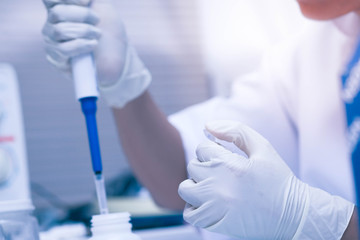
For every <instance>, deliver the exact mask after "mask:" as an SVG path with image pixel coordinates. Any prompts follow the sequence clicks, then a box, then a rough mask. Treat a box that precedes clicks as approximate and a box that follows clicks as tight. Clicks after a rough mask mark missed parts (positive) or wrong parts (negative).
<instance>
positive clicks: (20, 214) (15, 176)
mask: <svg viewBox="0 0 360 240" xmlns="http://www.w3.org/2000/svg"><path fill="white" fill-rule="evenodd" d="M23 126H24V125H23V119H22V109H21V102H20V94H19V87H18V82H17V78H16V74H15V70H14V68H13V67H12V66H11V65H9V64H1V63H0V236H3V237H4V236H5V239H19V240H20V239H29V240H33V239H38V238H39V237H38V229H37V221H36V219H35V218H34V217H33V216H32V215H31V213H32V210H33V209H34V207H33V204H32V201H31V198H30V184H29V177H28V165H27V157H26V147H25V137H24V127H23Z"/></svg>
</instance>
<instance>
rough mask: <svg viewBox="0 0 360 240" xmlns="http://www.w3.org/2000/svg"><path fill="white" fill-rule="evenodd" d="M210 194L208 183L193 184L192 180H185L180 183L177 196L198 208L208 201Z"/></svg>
mask: <svg viewBox="0 0 360 240" xmlns="http://www.w3.org/2000/svg"><path fill="white" fill-rule="evenodd" d="M210 192H212V189H211V186H210V185H209V184H208V181H206V180H205V181H202V182H199V183H195V182H194V180H192V179H187V180H185V181H183V182H182V183H180V185H179V189H178V193H179V196H180V197H181V198H182V199H183V200H184V201H185V202H187V203H188V204H190V205H191V206H193V207H196V208H197V207H200V206H201V205H202V204H203V203H204V202H206V201H207V200H208V199H209V193H210Z"/></svg>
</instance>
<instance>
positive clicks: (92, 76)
mask: <svg viewBox="0 0 360 240" xmlns="http://www.w3.org/2000/svg"><path fill="white" fill-rule="evenodd" d="M95 69H96V68H95V64H94V59H93V56H92V54H86V55H82V56H78V57H75V58H73V59H72V70H73V78H74V83H75V92H76V96H77V99H78V100H79V101H80V103H81V109H82V112H83V113H84V116H85V121H86V128H87V132H88V140H89V148H90V154H91V161H92V168H93V171H94V180H95V187H96V195H97V198H98V204H99V209H100V213H101V214H107V213H108V208H107V202H106V192H105V183H104V178H103V175H102V161H101V153H100V144H99V136H98V129H97V123H96V111H97V106H96V101H97V98H98V96H99V92H98V89H97V81H96V70H95Z"/></svg>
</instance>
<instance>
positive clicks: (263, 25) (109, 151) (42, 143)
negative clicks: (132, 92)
mask: <svg viewBox="0 0 360 240" xmlns="http://www.w3.org/2000/svg"><path fill="white" fill-rule="evenodd" d="M115 2H116V4H115V5H116V8H117V10H118V12H119V15H120V16H121V17H122V19H123V20H124V22H125V25H126V27H127V32H128V36H129V38H130V41H131V42H132V43H133V45H134V46H135V47H136V49H137V50H138V52H139V55H140V56H141V58H142V59H143V61H144V62H145V64H146V65H147V66H148V68H149V69H150V71H151V73H152V75H153V79H154V81H153V84H152V85H151V88H150V91H151V93H152V94H153V96H154V99H155V101H156V102H157V103H158V105H159V106H160V108H161V109H162V110H163V111H164V112H165V113H166V114H167V115H169V114H171V113H174V112H176V111H178V110H181V109H183V108H185V107H187V106H190V105H193V104H196V103H199V102H202V101H205V100H207V99H209V98H211V97H212V96H215V95H222V96H227V95H228V94H229V88H230V85H231V81H232V80H233V79H234V78H235V77H238V76H240V75H242V74H246V73H248V72H251V71H252V70H254V69H255V68H256V67H257V65H258V64H259V61H260V59H261V55H262V54H263V51H264V50H266V49H267V48H269V47H270V46H272V45H274V44H280V43H281V41H283V40H284V39H286V38H288V37H291V36H294V35H295V34H297V33H298V32H299V31H300V29H301V28H302V27H303V25H304V20H303V19H302V17H301V14H300V12H299V9H298V7H297V4H296V2H295V1H288V0H272V1H269V0H256V1H254V0H172V1H164V0H122V1H115ZM46 17H47V16H46V11H45V8H44V7H43V4H42V1H41V0H2V1H0V32H1V35H0V62H6V63H10V64H12V65H13V66H14V68H15V70H16V72H17V76H18V81H19V84H20V92H21V102H22V107H23V117H24V123H25V134H26V146H27V156H28V162H29V172H30V179H31V187H32V189H31V190H32V198H33V201H34V204H35V206H36V207H37V208H46V207H50V206H51V203H50V202H49V199H48V198H53V197H56V198H58V200H59V201H61V202H62V203H64V204H67V205H80V204H83V203H86V202H89V201H92V200H94V199H95V193H94V184H93V180H92V177H93V176H92V171H91V164H90V156H89V150H88V144H87V137H86V129H85V124H84V119H83V116H82V114H81V111H80V105H79V104H78V102H77V101H76V99H75V94H74V90H73V83H72V81H70V80H67V79H65V78H64V76H63V75H61V74H60V73H59V72H57V71H56V70H55V69H54V68H53V67H52V66H51V65H50V64H49V63H48V62H47V61H46V59H45V51H44V49H43V46H44V44H43V40H42V35H41V30H42V26H43V24H44V22H45V19H46ZM97 116H98V127H99V134H100V141H101V149H102V155H103V165H104V174H105V177H106V180H107V181H110V180H111V179H114V178H116V177H117V176H119V175H121V174H124V173H126V172H127V171H129V167H128V164H127V162H126V158H125V156H124V155H123V153H122V150H121V146H120V144H119V140H118V137H117V133H116V129H115V124H114V121H113V118H112V114H111V112H110V109H109V108H108V107H107V106H106V104H105V103H104V102H103V101H102V100H100V103H99V111H98V115H97ZM134 147H141V146H134ZM50 193H51V194H53V195H49V194H50Z"/></svg>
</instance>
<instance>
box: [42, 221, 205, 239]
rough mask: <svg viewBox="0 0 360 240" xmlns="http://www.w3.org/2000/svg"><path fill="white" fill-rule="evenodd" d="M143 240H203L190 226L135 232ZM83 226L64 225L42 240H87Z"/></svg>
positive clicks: (45, 235)
mask: <svg viewBox="0 0 360 240" xmlns="http://www.w3.org/2000/svg"><path fill="white" fill-rule="evenodd" d="M134 233H135V234H137V235H138V236H140V237H141V239H142V240H169V239H171V240H184V239H186V240H202V238H201V236H200V234H199V232H198V230H197V229H196V228H194V227H192V226H190V225H182V226H175V227H162V228H152V229H146V230H137V231H135V232H134ZM85 234H86V228H85V226H84V225H82V224H75V225H74V224H73V225H62V226H58V227H54V228H53V229H51V230H50V231H48V232H42V233H40V240H87V239H88V238H87V237H85Z"/></svg>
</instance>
